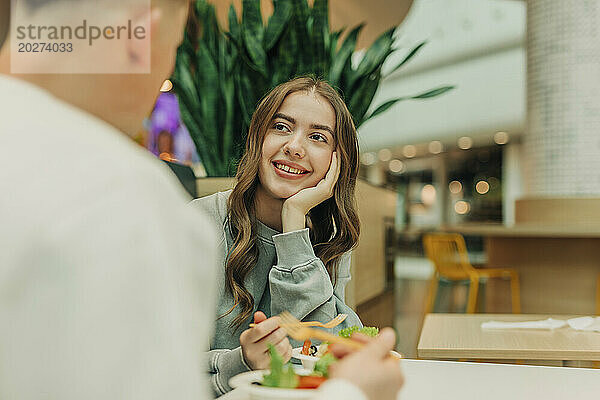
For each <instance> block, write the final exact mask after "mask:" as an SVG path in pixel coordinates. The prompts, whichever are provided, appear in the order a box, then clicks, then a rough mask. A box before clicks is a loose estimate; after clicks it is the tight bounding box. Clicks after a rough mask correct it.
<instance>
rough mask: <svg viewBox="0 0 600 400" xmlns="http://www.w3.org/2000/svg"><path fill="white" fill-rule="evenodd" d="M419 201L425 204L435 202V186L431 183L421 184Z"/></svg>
mask: <svg viewBox="0 0 600 400" xmlns="http://www.w3.org/2000/svg"><path fill="white" fill-rule="evenodd" d="M421 201H422V202H423V204H425V205H427V206H430V205H432V204H433V203H435V187H434V186H433V185H425V186H423V189H421Z"/></svg>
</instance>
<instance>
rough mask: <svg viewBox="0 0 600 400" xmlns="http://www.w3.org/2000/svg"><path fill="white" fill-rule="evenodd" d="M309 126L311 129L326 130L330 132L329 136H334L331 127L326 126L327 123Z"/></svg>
mask: <svg viewBox="0 0 600 400" xmlns="http://www.w3.org/2000/svg"><path fill="white" fill-rule="evenodd" d="M310 128H311V129H321V130H324V131H327V132H329V133H330V134H331V136H334V137H335V135H334V133H333V129H331V128H330V127H328V126H327V125H320V124H312V125H311V126H310Z"/></svg>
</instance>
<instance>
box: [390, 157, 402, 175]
mask: <svg viewBox="0 0 600 400" xmlns="http://www.w3.org/2000/svg"><path fill="white" fill-rule="evenodd" d="M388 166H389V168H390V171H392V172H394V173H396V174H399V173H400V172H402V171H404V163H403V162H402V161H400V160H395V159H394V160H392V161H390V164H389V165H388Z"/></svg>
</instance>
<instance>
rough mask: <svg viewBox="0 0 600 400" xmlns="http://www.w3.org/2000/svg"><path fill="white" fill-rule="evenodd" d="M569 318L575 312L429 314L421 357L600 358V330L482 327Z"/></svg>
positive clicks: (418, 350) (569, 359)
mask: <svg viewBox="0 0 600 400" xmlns="http://www.w3.org/2000/svg"><path fill="white" fill-rule="evenodd" d="M550 317H552V318H555V319H563V320H566V319H569V318H572V317H574V316H572V315H536V314H522V315H516V314H428V315H427V316H426V317H425V323H424V324H423V329H422V331H421V338H420V339H419V344H418V346H417V354H418V356H419V357H420V358H436V359H461V358H462V359H479V360H556V361H562V362H564V361H598V360H600V333H598V332H580V331H575V330H573V329H571V328H568V327H564V328H560V329H556V330H554V331H550V330H524V329H505V330H500V329H493V330H492V329H486V330H484V329H481V323H482V322H486V321H492V320H495V321H507V322H517V321H535V320H542V319H547V318H550Z"/></svg>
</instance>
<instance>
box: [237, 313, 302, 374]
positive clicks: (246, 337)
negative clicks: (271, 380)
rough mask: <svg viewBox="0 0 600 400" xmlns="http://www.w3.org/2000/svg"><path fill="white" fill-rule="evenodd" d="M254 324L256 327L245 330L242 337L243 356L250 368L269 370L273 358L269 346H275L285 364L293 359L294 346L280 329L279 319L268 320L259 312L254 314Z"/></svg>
mask: <svg viewBox="0 0 600 400" xmlns="http://www.w3.org/2000/svg"><path fill="white" fill-rule="evenodd" d="M254 323H255V324H256V325H255V326H254V327H253V328H250V329H247V330H245V331H244V332H242V334H241V336H240V344H241V346H242V354H243V355H244V360H246V363H247V364H248V366H249V367H250V368H252V369H254V370H256V369H265V368H269V365H270V362H271V357H270V355H269V348H268V347H267V345H268V344H272V345H273V346H275V349H277V351H278V352H279V354H281V355H282V357H283V360H284V362H288V361H289V360H290V358H291V357H292V346H291V345H290V342H289V340H288V338H287V334H286V332H285V330H284V329H282V328H280V327H279V318H278V317H271V318H268V319H267V317H266V316H265V314H264V313H263V312H261V311H257V312H255V313H254Z"/></svg>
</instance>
